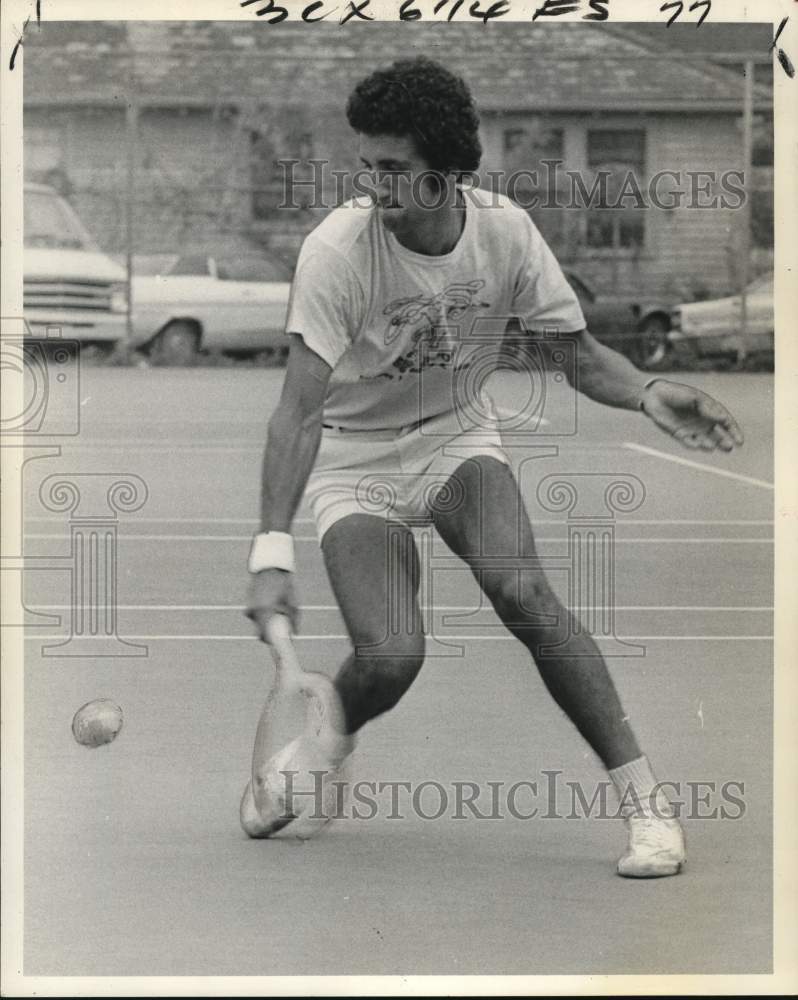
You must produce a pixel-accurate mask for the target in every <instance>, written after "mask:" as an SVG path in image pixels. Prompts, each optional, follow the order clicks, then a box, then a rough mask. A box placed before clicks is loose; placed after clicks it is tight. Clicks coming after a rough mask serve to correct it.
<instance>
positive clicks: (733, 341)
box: [668, 330, 774, 357]
mask: <svg viewBox="0 0 798 1000" xmlns="http://www.w3.org/2000/svg"><path fill="white" fill-rule="evenodd" d="M668 340H669V341H670V343H671V345H672V347H673V349H674V350H675V351H676V352H677V354H680V355H686V356H688V357H725V356H733V357H736V356H737V355H739V354H740V352H741V351H742V352H744V353H745V354H771V353H773V350H774V338H773V333H772V332H765V333H758V332H757V333H749V334H746V336H745V337H743V336H742V335H741V334H739V333H720V334H703V333H689V334H687V333H684V332H683V331H682V330H671V331H670V333H669V334H668Z"/></svg>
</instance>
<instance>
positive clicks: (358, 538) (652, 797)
mask: <svg viewBox="0 0 798 1000" xmlns="http://www.w3.org/2000/svg"><path fill="white" fill-rule="evenodd" d="M347 117H348V120H349V123H350V125H351V126H352V128H353V130H354V132H355V133H356V135H357V140H358V144H359V156H360V160H361V163H362V166H363V168H364V170H365V171H366V172H367V176H369V177H371V178H372V180H373V192H372V197H370V198H365V199H364V198H354V199H353V200H352V201H350V202H348V203H346V204H345V205H343V206H342V207H340V208H338V209H336V210H334V211H333V212H331V213H330V214H329V215H328V216H327V217H326V218H325V219H324V220H323V221H322V222H321V223H320V225H319V226H318V227H317V228H316V229H315V230H314V231H313V232H312V233H311V234H310V235H309V236H308V237H307V239H306V240H305V242H304V244H303V246H302V250H301V253H300V256H299V260H298V265H297V270H296V275H295V278H294V284H293V288H292V293H291V301H290V306H289V310H288V320H287V332H288V334H289V335H290V336H291V338H292V343H291V350H290V356H289V360H288V366H287V371H286V375H285V382H284V385H283V390H282V395H281V397H280V401H279V404H278V406H277V408H276V410H275V412H274V414H273V415H272V417H271V419H270V421H269V425H268V434H267V441H266V449H265V456H264V462H263V476H262V509H261V531H260V533H259V534H257V535H256V537H255V538H254V540H253V545H252V549H251V552H250V559H249V571H250V585H249V593H248V610H247V614H248V615H249V617H250V618H252V619H253V621H254V622H255V623H256V625H257V628H258V630H259V634H260V637H261V638H262V639H264V641H265V640H266V622H267V621H268V619H269V617H270V616H271V615H272V614H274V613H276V612H283V613H287V614H289V615H290V616H291V617H292V619H293V621H294V623H295V624H296V622H297V597H296V593H295V589H294V568H295V561H294V551H293V542H292V538H291V534H290V532H291V525H292V521H293V519H294V516H295V513H296V510H297V508H298V506H299V503H300V500H301V499H302V496H303V494H305V495H306V497H307V499H308V502H309V504H310V506H311V509H312V512H313V516H314V518H315V521H316V526H317V531H318V537H319V539H320V544H321V549H322V552H323V556H324V561H325V565H326V568H327V572H328V575H329V578H330V582H331V585H332V588H333V591H334V593H335V597H336V600H337V602H338V604H339V605H340V609H341V612H342V615H343V618H344V621H345V623H346V628H347V630H348V632H349V635H350V637H351V640H352V644H353V647H354V649H353V652H352V653H351V655H350V656H349V657H348V658H347V659H346V661H345V662H344V663H343V665H342V667H341V668H340V671H339V672H338V674H337V677H336V681H335V683H336V687H337V690H338V692H339V694H340V697H341V700H342V703H343V706H344V711H345V715H346V720H347V728H348V736H347V742H346V743H345V744H342V750H341V753H340V754H338V757H337V759H336V760H331V762H330V764H331V768H333V767H335V766H337V765H338V764H339V762H340V757H342V756H344V755H345V753H346V752H347V751H348V750H349V749H351V746H352V745H353V742H354V734H355V733H356V732H357V731H358V730H359V729H360V728H361V727H362V726H363V725H364V724H365V723H366V722H368V721H369V720H370V719H373V718H374V717H375V716H378V715H380V714H381V713H382V712H386V711H388V710H389V709H391V708H393V707H394V706H395V705H396V704H397V702H398V701H399V700H400V699H401V697H402V695H403V694H404V693H405V691H407V689H408V688H409V687H410V685H411V684H412V683H413V680H414V678H415V677H416V675H417V674H418V672H419V670H420V669H421V665H422V662H423V660H424V649H425V644H424V634H423V631H422V624H421V622H422V619H421V614H420V611H419V609H418V606H417V595H418V589H419V559H418V554H417V551H416V547H415V544H414V541H413V535H412V531H411V528H410V526H409V524H410V523H415V524H417V523H418V522H419V519H422V518H424V517H426V518H427V519H428V520H429V521H430V522H431V523H432V524H434V526H435V528H436V530H437V532H438V533H439V534H440V535H441V537H442V538H443V540H444V541H445V542H446V544H447V545H448V546H449V547H450V548H451V549H452V550H453V551H454V552H455V553H456V554H457V555H458V556H460V557H461V558H462V559H463V560H464V561H465V563H466V564H467V565H468V566H469V567H470V568H471V570H472V572H473V574H474V576H475V578H476V580H477V581H478V583H479V586H480V587H481V588H482V590H483V591H484V593H485V594H486V596H487V597H488V599H489V600H490V602H491V604H492V606H493V608H494V609H495V610H496V613H497V614H498V616H499V617H500V619H501V620H502V622H503V623H504V624H505V625H506V627H507V628H508V629H509V630H510V632H511V633H512V634H513V635H514V636H516V637H517V638H518V639H519V640H520V642H522V643H523V644H524V646H526V648H527V649H528V650H529V652H530V654H531V656H532V658H533V660H534V661H535V663H536V665H537V668H538V670H539V671H540V674H541V676H542V678H543V681H544V683H545V685H546V687H547V688H548V690H549V692H550V693H551V695H552V697H553V698H554V700H555V702H556V703H557V704H558V705H559V707H560V708H561V709H562V711H564V712H565V713H566V714H567V716H568V717H569V718H570V719H571V721H572V722H573V724H574V725H575V727H576V728H577V730H578V731H579V732H580V733H581V735H582V737H583V738H584V739H585V740H586V741H587V743H588V744H589V745H590V747H591V748H592V749H593V750H594V751H595V753H596V754H597V755H598V757H599V758H600V759H601V761H602V762H603V764H604V766H605V767H606V769H607V771H608V772H609V775H610V777H611V779H612V782H613V784H614V785H615V787H616V789H617V791H618V794H619V796H620V798H621V803H622V808H621V814H622V815H623V816H624V818H625V819H626V820H627V821H628V827H629V842H628V848H627V850H626V853H625V854H624V855H623V857H622V858H621V860H620V862H619V863H618V872H619V873H620V874H621V875H625V876H632V877H642V878H645V877H655V876H663V875H674V874H676V873H677V872H679V871H680V869H681V868H682V866H683V865H684V862H685V847H684V838H683V834H682V830H681V827H680V824H679V821H678V818H677V817H676V816H675V815H674V811H673V809H672V807H671V806H670V804H669V802H668V800H667V799H666V797H665V795H664V794H663V792H662V790H661V789H659V788H658V787H657V781H656V778H655V775H654V774H653V773H652V768H651V765H650V764H649V761H648V759H647V758H646V757H645V756H644V754H643V752H642V750H641V748H640V744H639V743H638V740H637V738H636V736H635V733H634V732H633V730H632V727H631V725H630V722H629V718H628V716H627V715H626V713H625V711H624V709H623V706H622V705H621V702H620V699H619V697H618V694H617V692H616V689H615V686H614V684H613V682H612V679H611V677H610V674H609V672H608V670H607V666H606V664H605V662H604V660H603V658H602V656H601V655H600V653H599V651H598V649H597V647H596V645H595V643H594V642H593V640H592V639H591V637H590V636H589V635H587V634H585V632H583V631H580V630H578V629H576V628H574V627H569V626H571V624H572V623H571V621H570V611H569V610H567V609H566V608H565V607H564V606H563V605H562V603H561V602H560V600H559V599H558V598H557V596H556V595H555V593H554V592H553V590H552V588H551V586H550V584H549V582H548V580H547V579H546V576H545V575H544V573H543V571H542V570H541V568H540V567H539V566H537V565H536V564H535V558H534V557H535V543H534V537H533V532H532V527H531V525H530V522H529V518H528V515H527V513H526V510H525V507H524V503H523V501H522V499H521V498H520V495H519V489H518V484H517V482H516V479H515V477H514V474H513V471H512V467H511V463H510V460H509V458H508V455H507V453H506V451H505V450H504V448H503V447H502V438H501V433H500V426H499V419H498V417H497V416H496V414H495V411H493V410H492V409H491V408H490V407H488V409H487V412H486V410H485V403H484V399H483V400H482V401H481V402H480V408H476V407H474V406H472V405H471V404H472V403H474V401H473V400H469V399H468V398H467V397H464V396H463V388H462V387H463V385H467V384H468V380H467V379H463V378H462V377H461V376H462V372H463V371H465V370H467V368H468V366H469V364H470V361H471V360H473V359H474V357H475V352H482V354H481V355H480V357H482V358H483V359H484V350H485V348H484V342H485V331H486V330H491V329H492V330H494V332H495V333H496V335H497V337H498V336H500V335H501V332H502V331H503V329H504V327H505V326H506V324H507V321H508V319H509V318H511V317H514V318H517V320H518V321H519V322H520V323H521V324H522V326H523V328H524V329H525V330H526V331H528V332H529V336H530V338H532V339H534V337H535V335H536V334H539V333H541V332H543V331H547V332H548V334H549V335H550V334H551V331H552V330H556V331H559V334H560V335H561V336H562V337H564V338H566V337H567V338H568V339H569V340H570V341H572V342H574V343H575V345H576V363H575V374H574V377H573V380H572V381H573V385H574V388H575V389H577V390H578V391H579V392H582V393H584V394H585V395H586V396H588V397H589V398H590V399H593V400H596V401H597V402H599V403H603V404H605V405H607V406H613V407H620V408H623V409H627V410H634V411H637V412H639V413H640V418H641V419H648V420H652V421H653V422H654V423H655V424H656V425H657V426H658V427H660V428H661V429H662V430H663V431H664V432H665V433H666V434H668V435H670V436H671V437H673V438H675V439H676V440H677V441H679V442H680V443H681V444H683V445H684V446H685V447H687V448H692V449H703V450H705V451H713V450H715V449H720V450H722V451H731V450H732V449H733V448H734V447H735V446H736V445H740V444H742V442H743V436H742V433H741V431H740V429H739V427H738V426H737V424H736V423H735V421H734V419H733V418H732V416H731V415H730V414H729V413H728V412H727V410H726V409H725V408H724V407H723V406H721V405H720V404H719V403H718V402H716V401H715V400H714V399H712V398H711V397H709V396H707V395H706V394H705V393H703V392H701V391H699V390H697V389H694V388H692V387H690V386H686V385H681V384H678V383H675V382H671V381H668V380H666V379H663V378H655V379H649V380H648V381H647V380H646V377H645V376H644V375H643V374H642V373H641V372H640V371H638V370H637V369H636V368H635V367H634V365H632V363H631V362H630V361H628V360H627V359H626V358H625V357H623V356H622V355H620V354H618V353H616V352H614V351H612V350H610V349H609V348H607V347H605V346H602V345H601V344H599V343H598V342H597V341H596V340H595V339H594V338H593V337H592V336H591V335H590V333H589V332H588V331H587V330H586V329H585V320H584V317H583V315H582V312H581V310H580V307H579V304H578V301H577V299H576V297H575V295H574V293H573V291H572V290H571V288H570V286H569V285H568V283H567V282H566V280H565V278H564V277H563V274H562V271H561V270H560V267H559V265H558V263H557V261H556V260H555V258H554V256H553V254H552V252H551V251H550V249H549V248H548V246H547V245H546V243H545V242H544V241H543V239H542V238H541V236H540V233H539V232H538V231H537V229H536V228H535V226H534V224H533V223H532V221H531V220H530V218H529V216H528V214H527V213H526V212H525V211H523V210H522V209H521V208H519V207H518V206H517V205H515V204H514V203H513V202H512V201H510V200H509V199H507V198H504V197H499V196H496V195H494V194H492V193H489V192H486V191H482V190H479V189H477V188H475V187H473V186H469V185H468V183H467V178H468V175H469V174H471V173H472V172H474V171H476V170H477V167H478V166H479V162H480V157H481V148H480V142H479V138H478V125H479V119H478V115H477V112H476V109H475V106H474V102H473V100H472V98H471V95H470V93H469V90H468V88H467V86H466V84H465V83H464V82H463V81H462V80H461V79H459V78H458V77H456V76H454V75H452V73H450V72H449V71H447V70H446V69H445V68H444V67H442V66H440V65H439V64H437V63H436V62H433V61H431V60H429V59H424V58H418V59H411V60H402V61H398V62H396V63H394V64H393V65H391V66H389V67H388V68H387V69H383V70H380V71H377V72H374V73H372V74H371V75H370V76H368V77H367V78H366V79H364V80H363V81H362V82H361V83H359V84H358V86H357V87H356V88H355V90H354V92H353V93H352V95H351V97H350V98H349V101H348V105H347ZM475 331H477V332H478V333H479V336H478V337H475V336H474V334H475ZM470 337H471V338H472V342H471V343H470V342H469V338H470ZM476 341H479V343H477V342H476ZM495 355H496V356H497V355H498V352H495ZM480 363H484V362H480ZM477 409H478V412H479V418H478V419H475V417H474V413H475V412H477ZM442 498H445V499H442ZM378 500H381V501H382V506H380V503H379V502H378ZM389 538H390V539H391V542H390V545H389V543H388V539H389ZM398 602H400V603H401V602H404V604H405V605H408V606H407V607H400V608H397V603H398ZM564 638H565V639H566V641H565V643H564V644H561V645H559V646H558V645H557V644H558V643H562V642H563V639H564ZM546 647H549V648H548V649H546ZM551 647H556V648H554V649H552V648H551ZM630 793H631V794H630Z"/></svg>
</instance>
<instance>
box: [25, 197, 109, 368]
mask: <svg viewBox="0 0 798 1000" xmlns="http://www.w3.org/2000/svg"><path fill="white" fill-rule="evenodd" d="M23 201H24V227H25V229H24V237H23V240H24V257H23V312H24V317H25V320H26V323H27V326H28V329H29V331H30V335H31V339H33V340H37V339H42V340H45V339H47V338H48V331H50V333H52V331H53V330H60V334H61V336H62V337H64V338H68V339H72V340H77V341H79V342H80V343H81V345H82V347H94V348H97V349H99V350H109V349H111V348H112V347H113V346H114V344H116V343H117V342H118V341H120V340H122V339H123V338H124V336H125V332H126V329H125V324H126V318H127V285H126V277H127V276H126V273H125V270H124V268H122V267H120V266H119V265H118V264H116V263H114V261H113V260H111V258H110V257H108V256H107V255H106V254H104V253H103V252H102V251H101V250H100V248H99V247H98V246H97V244H96V243H95V241H94V240H93V239H92V237H91V236H90V234H89V233H88V232H87V231H86V229H85V227H84V226H83V223H82V222H81V220H80V218H79V217H78V215H77V213H76V212H75V210H74V209H73V208H72V207H71V206H70V205H69V204H68V203H67V202H66V201H65V200H64V198H62V197H61V196H60V195H59V194H58V193H57V192H56V191H55V190H54V189H53V188H51V187H47V186H46V185H44V184H33V183H26V184H25V187H24V192H23Z"/></svg>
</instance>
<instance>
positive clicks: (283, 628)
mask: <svg viewBox="0 0 798 1000" xmlns="http://www.w3.org/2000/svg"><path fill="white" fill-rule="evenodd" d="M266 635H267V637H268V640H269V642H270V643H271V644H272V645H273V646H278V645H282V644H283V643H286V642H290V641H291V621H290V619H289V617H288V615H283V614H276V615H272V616H271V618H270V619H269V621H268V623H267V624H266Z"/></svg>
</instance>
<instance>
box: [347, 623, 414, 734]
mask: <svg viewBox="0 0 798 1000" xmlns="http://www.w3.org/2000/svg"><path fill="white" fill-rule="evenodd" d="M371 638H372V640H373V641H367V642H363V641H362V640H361V642H359V643H357V644H356V645H355V669H356V670H357V672H358V674H359V675H360V678H361V690H363V689H365V691H364V693H365V694H366V697H367V698H368V700H369V701H370V702H371V705H372V708H373V709H375V714H378V713H380V712H386V711H388V709H390V708H393V707H394V705H396V703H397V702H398V701H399V699H400V698H401V697H402V695H403V694H404V693H405V691H406V690H407V689H408V688H409V687H410V685H411V684H412V683H413V681H414V680H415V678H416V675H417V674H418V672H419V670H421V667H422V664H423V663H424V652H425V640H424V634H423V633H422V632H418V633H410V634H403V635H396V636H390V637H382V638H380V639H376V637H371Z"/></svg>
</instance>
